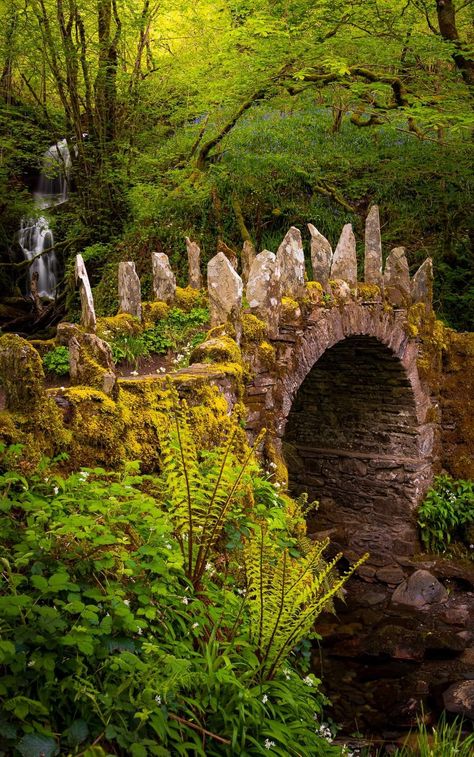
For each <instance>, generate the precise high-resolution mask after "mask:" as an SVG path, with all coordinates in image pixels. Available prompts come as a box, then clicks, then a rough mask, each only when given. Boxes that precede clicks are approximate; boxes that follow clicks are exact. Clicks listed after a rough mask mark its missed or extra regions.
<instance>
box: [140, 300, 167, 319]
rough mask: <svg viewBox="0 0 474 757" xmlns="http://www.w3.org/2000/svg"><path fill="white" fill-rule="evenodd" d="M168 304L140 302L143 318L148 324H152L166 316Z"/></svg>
mask: <svg viewBox="0 0 474 757" xmlns="http://www.w3.org/2000/svg"><path fill="white" fill-rule="evenodd" d="M169 313H170V306H169V305H167V304H166V302H160V301H157V302H142V314H143V320H144V321H145V322H146V323H147V324H148V323H150V324H154V323H157V322H158V321H163V320H165V318H168V316H169Z"/></svg>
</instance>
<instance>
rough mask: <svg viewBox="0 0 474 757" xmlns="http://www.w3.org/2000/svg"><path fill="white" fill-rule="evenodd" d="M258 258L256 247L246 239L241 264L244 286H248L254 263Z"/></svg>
mask: <svg viewBox="0 0 474 757" xmlns="http://www.w3.org/2000/svg"><path fill="white" fill-rule="evenodd" d="M255 258H256V252H255V247H254V246H253V244H252V242H251V241H250V240H249V239H246V240H245V242H244V246H243V248H242V255H241V263H242V281H243V282H244V286H247V282H248V280H249V276H250V269H251V268H252V264H253V261H254V260H255Z"/></svg>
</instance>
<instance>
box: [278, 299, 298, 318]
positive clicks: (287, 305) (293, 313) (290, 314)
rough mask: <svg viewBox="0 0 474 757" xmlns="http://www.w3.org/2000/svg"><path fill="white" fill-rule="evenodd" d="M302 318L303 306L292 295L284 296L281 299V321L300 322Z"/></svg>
mask: <svg viewBox="0 0 474 757" xmlns="http://www.w3.org/2000/svg"><path fill="white" fill-rule="evenodd" d="M300 320H301V308H300V305H299V303H298V302H296V300H293V299H292V298H291V297H282V300H281V317H280V321H281V323H288V324H290V323H292V324H293V323H299V322H300Z"/></svg>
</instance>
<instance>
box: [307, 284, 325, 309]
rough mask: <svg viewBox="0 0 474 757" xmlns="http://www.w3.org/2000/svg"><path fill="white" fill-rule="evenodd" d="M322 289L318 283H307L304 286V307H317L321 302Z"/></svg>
mask: <svg viewBox="0 0 474 757" xmlns="http://www.w3.org/2000/svg"><path fill="white" fill-rule="evenodd" d="M323 297H324V289H323V287H322V284H321V283H320V282H319V281H308V283H307V284H306V296H305V298H304V304H305V305H319V303H320V302H323Z"/></svg>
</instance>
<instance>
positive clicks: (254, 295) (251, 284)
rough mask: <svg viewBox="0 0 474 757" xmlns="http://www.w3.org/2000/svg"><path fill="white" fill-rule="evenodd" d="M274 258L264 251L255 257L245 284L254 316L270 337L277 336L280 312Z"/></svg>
mask: <svg viewBox="0 0 474 757" xmlns="http://www.w3.org/2000/svg"><path fill="white" fill-rule="evenodd" d="M279 274H280V272H279V268H278V266H277V260H276V256H275V255H274V253H273V252H270V251H269V250H264V251H263V252H261V253H260V254H259V255H257V256H256V257H255V260H254V261H253V263H252V267H251V269H250V274H249V280H248V284H247V290H246V295H247V300H248V303H249V307H250V309H251V311H252V313H254V314H255V315H256V316H258V317H259V318H261V319H262V320H263V321H265V323H266V324H267V326H268V335H269V336H270V337H273V338H274V337H276V336H278V325H279V321H280V312H281V294H280V277H279Z"/></svg>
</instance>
